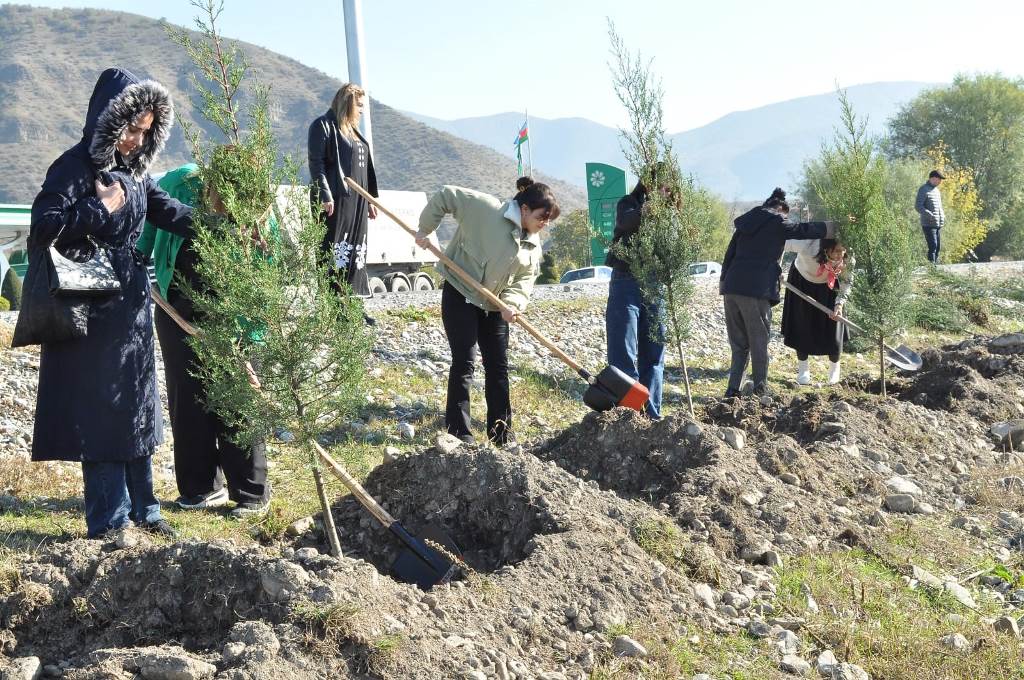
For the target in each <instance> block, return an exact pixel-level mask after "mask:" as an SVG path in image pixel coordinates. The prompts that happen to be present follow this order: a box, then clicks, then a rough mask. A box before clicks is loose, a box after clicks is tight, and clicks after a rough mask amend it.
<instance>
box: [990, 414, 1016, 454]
mask: <svg viewBox="0 0 1024 680" xmlns="http://www.w3.org/2000/svg"><path fill="white" fill-rule="evenodd" d="M990 432H991V433H992V435H993V436H994V437H995V438H996V440H997V441H998V442H999V444H1000V445H1003V446H1009V445H1010V443H1011V442H1012V443H1013V448H1015V449H1021V448H1024V446H1022V445H1024V419H1017V420H1008V421H1004V422H1001V423H996V424H995V425H993V426H992V429H991V430H990Z"/></svg>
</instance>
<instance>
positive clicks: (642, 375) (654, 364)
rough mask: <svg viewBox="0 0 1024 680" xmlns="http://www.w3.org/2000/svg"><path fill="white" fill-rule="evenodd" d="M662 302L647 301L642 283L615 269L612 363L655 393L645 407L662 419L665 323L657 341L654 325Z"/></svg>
mask: <svg viewBox="0 0 1024 680" xmlns="http://www.w3.org/2000/svg"><path fill="white" fill-rule="evenodd" d="M661 304H662V303H661V302H660V301H658V302H655V303H654V304H651V303H647V302H645V301H644V297H643V293H641V292H640V286H639V285H637V282H636V279H634V278H633V276H632V275H631V274H626V273H623V272H617V271H616V272H612V280H611V283H609V284H608V307H607V308H606V310H605V331H606V333H607V334H608V363H609V364H611V365H612V366H614V367H615V368H617V369H619V370H620V371H622V372H623V373H625V374H626V375H628V376H630V377H631V378H634V379H636V380H639V381H640V383H641V384H643V385H644V386H645V387H646V388H647V389H648V390H650V392H651V398H650V400H649V401H648V402H647V404H646V405H645V406H644V411H645V412H646V414H647V415H648V416H649V417H651V418H653V419H655V420H657V419H658V418H661V384H662V381H663V380H664V375H665V343H664V338H665V325H664V324H658V328H657V335H656V336H655V337H657V338H658V339H659V341H655V340H654V339H652V337H651V327H652V325H653V324H655V323H657V319H658V316H659V312H660V309H661Z"/></svg>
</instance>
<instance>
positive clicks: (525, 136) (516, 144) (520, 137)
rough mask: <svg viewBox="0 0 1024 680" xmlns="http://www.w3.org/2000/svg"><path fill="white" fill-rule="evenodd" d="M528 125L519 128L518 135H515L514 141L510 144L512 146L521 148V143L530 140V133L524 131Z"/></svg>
mask: <svg viewBox="0 0 1024 680" xmlns="http://www.w3.org/2000/svg"><path fill="white" fill-rule="evenodd" d="M527 125H529V123H523V127H521V128H519V134H517V135H516V141H514V142H512V146H514V147H516V148H517V149H518V148H519V147H520V146H522V144H523V142H525V141H526V140H528V139H529V138H530V132H529V130H527V129H526V126H527Z"/></svg>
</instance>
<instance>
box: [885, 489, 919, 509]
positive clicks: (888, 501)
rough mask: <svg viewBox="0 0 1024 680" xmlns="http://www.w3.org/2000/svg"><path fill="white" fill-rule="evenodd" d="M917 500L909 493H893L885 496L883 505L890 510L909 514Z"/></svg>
mask: <svg viewBox="0 0 1024 680" xmlns="http://www.w3.org/2000/svg"><path fill="white" fill-rule="evenodd" d="M915 505H917V501H916V500H915V499H914V497H913V496H911V495H910V494H909V493H893V494H889V495H888V496H886V497H885V507H886V509H887V510H889V511H890V512H902V513H906V514H910V513H912V512H914V506H915Z"/></svg>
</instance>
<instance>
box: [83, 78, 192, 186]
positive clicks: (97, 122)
mask: <svg viewBox="0 0 1024 680" xmlns="http://www.w3.org/2000/svg"><path fill="white" fill-rule="evenodd" d="M143 111H152V112H153V126H152V127H151V128H150V130H149V133H148V134H147V135H146V137H145V140H144V141H143V142H142V145H141V146H140V147H139V148H138V149H137V150H136V151H135V153H133V154H132V155H131V156H130V157H129V158H125V159H123V161H124V164H125V165H127V167H128V169H129V170H131V173H132V174H133V175H134V176H135V177H137V178H141V177H143V176H144V175H145V174H146V171H147V170H148V169H149V166H150V165H152V163H153V161H154V160H156V157H157V154H159V153H160V151H161V150H162V149H163V148H164V144H166V143H167V138H168V137H169V136H170V134H171V126H172V125H173V124H174V107H173V106H172V104H171V95H170V93H169V92H168V91H167V88H165V87H164V86H163V85H161V84H160V83H158V82H156V81H155V80H143V81H140V80H139V79H138V78H136V77H135V76H134V75H132V74H131V73H129V72H128V71H125V70H123V69H119V68H108V69H107V70H106V71H104V72H103V73H101V74H100V77H99V79H98V80H97V81H96V87H95V88H93V91H92V97H91V98H90V99H89V112H88V114H86V118H85V127H84V128H82V141H83V142H84V143H85V144H86V145H87V146H88V149H89V157H90V158H91V159H92V164H93V165H94V166H95V168H96V170H109V169H110V168H112V167H114V166H115V165H116V164H117V159H116V156H115V154H116V147H117V142H118V140H120V138H121V134H122V133H123V132H124V130H125V128H126V127H128V125H129V124H130V123H131V122H132V121H134V120H135V119H136V118H137V117H138V116H139V114H141V113H142V112H143Z"/></svg>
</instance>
